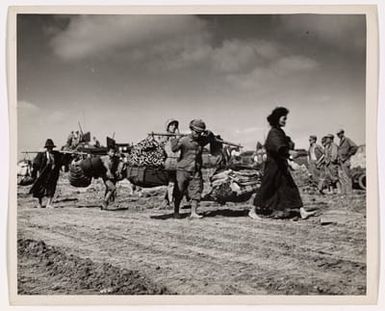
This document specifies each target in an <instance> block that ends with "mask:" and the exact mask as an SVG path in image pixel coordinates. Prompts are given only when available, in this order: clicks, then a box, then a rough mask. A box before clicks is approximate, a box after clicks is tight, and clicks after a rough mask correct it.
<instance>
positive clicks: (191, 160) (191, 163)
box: [171, 119, 214, 219]
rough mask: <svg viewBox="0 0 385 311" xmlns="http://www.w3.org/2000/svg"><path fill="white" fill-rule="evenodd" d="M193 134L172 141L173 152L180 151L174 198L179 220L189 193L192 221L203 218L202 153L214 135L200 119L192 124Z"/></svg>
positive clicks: (175, 215) (175, 214)
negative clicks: (198, 210) (182, 206)
mask: <svg viewBox="0 0 385 311" xmlns="http://www.w3.org/2000/svg"><path fill="white" fill-rule="evenodd" d="M190 130H191V133H190V134H188V135H187V136H177V137H176V138H173V139H172V140H171V150H172V151H173V152H177V151H180V153H181V154H180V157H179V159H178V162H177V164H176V189H175V190H176V191H175V194H174V195H175V198H174V218H177V219H179V218H180V214H179V208H180V203H181V201H182V198H183V195H184V193H185V192H186V191H187V192H188V195H189V197H190V199H191V215H190V218H192V219H199V218H202V217H203V216H202V215H199V214H198V213H197V209H198V205H199V202H200V200H201V194H202V191H203V178H202V152H203V147H204V146H205V145H207V144H208V143H210V142H213V141H214V134H213V133H212V132H210V131H208V130H206V124H205V123H204V122H203V121H202V120H199V119H194V120H192V121H191V122H190Z"/></svg>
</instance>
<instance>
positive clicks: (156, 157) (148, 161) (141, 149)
mask: <svg viewBox="0 0 385 311" xmlns="http://www.w3.org/2000/svg"><path fill="white" fill-rule="evenodd" d="M166 157H167V154H166V152H165V151H164V148H163V147H162V146H161V144H160V143H158V142H157V141H156V140H155V139H153V138H151V137H148V138H146V139H143V140H142V141H140V142H139V143H137V144H136V145H134V146H133V148H132V149H131V153H130V155H129V156H128V158H127V163H128V165H129V166H146V167H163V166H164V161H165V159H166Z"/></svg>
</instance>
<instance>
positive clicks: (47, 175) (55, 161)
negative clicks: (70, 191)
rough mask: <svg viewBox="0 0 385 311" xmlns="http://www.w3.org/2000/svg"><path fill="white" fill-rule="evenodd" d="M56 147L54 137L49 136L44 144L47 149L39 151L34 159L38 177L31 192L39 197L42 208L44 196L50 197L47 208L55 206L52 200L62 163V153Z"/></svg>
mask: <svg viewBox="0 0 385 311" xmlns="http://www.w3.org/2000/svg"><path fill="white" fill-rule="evenodd" d="M55 147H56V146H55V144H54V142H53V141H52V139H50V138H48V139H47V141H46V142H45V145H44V148H45V149H46V151H44V152H39V153H38V154H37V155H36V157H35V159H34V160H33V171H34V177H37V178H36V180H35V182H34V184H33V186H32V188H31V190H30V192H29V193H30V194H32V195H33V196H34V197H35V198H38V200H39V207H41V208H43V207H44V206H43V197H47V198H48V202H47V208H52V207H53V206H52V200H53V197H54V195H55V191H56V185H57V181H58V179H59V174H60V167H61V165H62V155H61V153H60V152H58V151H56V150H53V149H54V148H55ZM37 175H38V176H37Z"/></svg>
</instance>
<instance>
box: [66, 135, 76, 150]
mask: <svg viewBox="0 0 385 311" xmlns="http://www.w3.org/2000/svg"><path fill="white" fill-rule="evenodd" d="M74 136H75V135H74V131H71V133H70V134H69V135H68V137H67V142H66V145H65V147H66V148H71V146H72V141H73V139H74Z"/></svg>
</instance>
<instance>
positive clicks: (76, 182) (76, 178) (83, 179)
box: [68, 164, 92, 188]
mask: <svg viewBox="0 0 385 311" xmlns="http://www.w3.org/2000/svg"><path fill="white" fill-rule="evenodd" d="M69 169H70V173H69V175H68V180H69V182H70V184H71V186H74V187H77V188H85V187H88V186H89V185H90V184H91V180H92V177H91V176H87V175H85V174H84V171H83V170H82V168H81V167H80V165H77V164H71V165H70V167H69Z"/></svg>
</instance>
